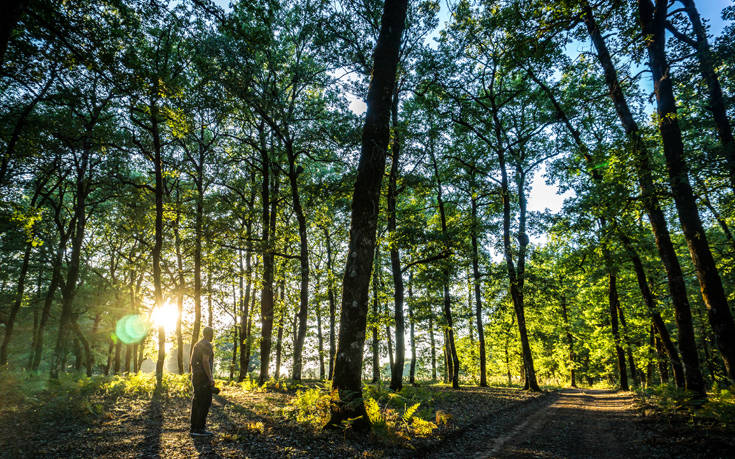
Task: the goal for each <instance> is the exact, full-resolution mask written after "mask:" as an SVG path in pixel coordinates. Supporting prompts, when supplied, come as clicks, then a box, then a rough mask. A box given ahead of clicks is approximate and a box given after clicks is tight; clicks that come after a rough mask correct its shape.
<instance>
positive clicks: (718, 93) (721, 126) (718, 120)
mask: <svg viewBox="0 0 735 459" xmlns="http://www.w3.org/2000/svg"><path fill="white" fill-rule="evenodd" d="M681 3H682V4H683V5H684V9H685V10H686V12H687V15H688V16H689V20H690V21H691V22H692V28H693V29H694V35H695V36H696V37H697V40H696V45H697V46H696V49H697V60H698V61H699V71H700V72H701V73H702V79H704V81H705V83H707V90H708V91H709V104H707V108H709V109H710V111H711V112H712V117H713V118H714V121H715V127H716V128H717V136H718V137H719V139H720V144H721V145H722V150H723V153H724V156H725V161H726V163H727V169H728V172H729V173H730V186H731V187H732V189H733V190H734V191H735V140H733V135H732V127H731V126H730V120H729V119H728V117H727V109H726V106H725V102H724V100H725V99H724V97H723V95H722V87H721V86H720V80H719V79H718V78H717V73H715V66H714V59H713V58H712V52H711V51H710V47H709V43H708V42H707V31H706V30H705V28H704V25H703V24H702V19H701V18H700V17H699V12H698V11H697V7H696V6H695V5H694V1H693V0H681Z"/></svg>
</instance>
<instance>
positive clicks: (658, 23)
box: [638, 0, 735, 382]
mask: <svg viewBox="0 0 735 459" xmlns="http://www.w3.org/2000/svg"><path fill="white" fill-rule="evenodd" d="M638 9H639V18H640V21H641V31H642V32H643V34H644V36H646V37H649V38H648V39H647V40H646V49H647V51H648V65H649V67H650V69H651V73H652V74H653V81H654V91H655V93H656V106H657V112H658V128H659V132H660V133H661V139H662V141H663V147H664V156H665V157H666V168H667V170H668V174H669V184H670V186H671V191H672V193H673V197H674V203H675V204H676V210H677V211H678V214H679V222H680V223H681V229H682V232H683V233H684V238H685V239H686V241H687V246H688V247H689V253H690V255H691V257H692V261H693V262H694V267H695V271H696V273H697V279H698V280H699V285H700V290H701V292H702V299H703V300H704V304H705V306H706V307H707V315H708V318H709V322H710V325H711V326H712V330H713V331H714V334H715V338H716V341H717V347H718V349H719V350H720V353H721V354H722V358H723V360H724V362H725V369H726V371H727V375H728V377H729V378H730V380H731V382H735V321H733V317H732V313H731V312H730V307H729V306H728V304H727V296H726V294H725V289H724V288H723V286H722V280H721V279H720V275H719V273H718V272H717V265H716V264H715V260H714V258H713V257H712V252H711V251H710V248H709V243H708V242H707V235H706V233H705V231H704V227H703V226H702V221H701V220H700V218H699V211H698V209H697V204H696V199H695V197H694V193H693V192H692V188H691V185H690V183H689V176H688V171H687V165H686V163H685V161H684V143H683V141H682V137H681V130H680V128H679V121H678V119H677V108H676V99H675V97H674V91H673V86H672V83H671V78H670V75H669V64H668V63H667V61H666V51H665V46H666V37H665V24H666V13H667V2H665V1H662V0H657V1H656V7H655V8H654V7H653V5H652V4H651V2H650V0H639V1H638Z"/></svg>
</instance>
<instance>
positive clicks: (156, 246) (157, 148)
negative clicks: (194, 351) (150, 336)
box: [151, 103, 196, 388]
mask: <svg viewBox="0 0 735 459" xmlns="http://www.w3.org/2000/svg"><path fill="white" fill-rule="evenodd" d="M158 123H159V109H158V106H157V105H156V104H155V103H154V104H151V126H152V128H153V129H152V130H151V132H152V134H153V154H154V158H153V167H154V170H155V176H156V184H155V200H156V219H155V236H154V243H153V252H152V256H153V298H154V307H159V308H160V307H162V306H163V288H162V286H161V249H162V248H163V193H164V189H163V187H164V185H163V161H162V158H161V149H162V145H161V139H160V132H159V128H158ZM195 288H196V286H195ZM195 295H196V291H195ZM192 344H193V343H192ZM165 361H166V329H165V328H164V327H163V325H160V326H159V327H158V359H157V360H156V388H161V387H162V383H163V364H164V362H165Z"/></svg>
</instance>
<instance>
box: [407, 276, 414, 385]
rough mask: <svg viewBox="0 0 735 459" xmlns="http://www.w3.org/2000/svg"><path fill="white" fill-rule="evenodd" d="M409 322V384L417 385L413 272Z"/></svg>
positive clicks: (410, 277) (409, 290) (409, 296)
mask: <svg viewBox="0 0 735 459" xmlns="http://www.w3.org/2000/svg"><path fill="white" fill-rule="evenodd" d="M408 320H409V324H410V327H411V331H410V333H411V370H410V372H409V382H410V383H411V385H413V386H415V385H416V333H415V331H414V323H415V322H414V318H413V271H411V272H410V274H409V275H408Z"/></svg>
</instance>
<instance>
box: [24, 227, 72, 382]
mask: <svg viewBox="0 0 735 459" xmlns="http://www.w3.org/2000/svg"><path fill="white" fill-rule="evenodd" d="M66 243H67V239H66V237H64V236H60V239H59V245H58V246H57V248H56V254H55V255H54V259H53V261H52V263H53V268H52V271H51V281H50V282H49V286H48V290H47V291H46V297H45V298H44V300H43V309H42V310H41V317H40V319H39V323H38V328H37V329H36V334H35V336H34V337H33V343H32V344H31V362H30V366H29V369H30V370H33V371H36V370H38V367H39V365H40V364H41V356H42V354H43V334H44V331H45V329H46V324H47V323H48V318H49V316H50V314H51V305H52V304H53V301H54V295H56V290H57V289H58V288H59V283H60V279H61V263H62V261H63V257H64V252H65V251H66Z"/></svg>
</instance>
